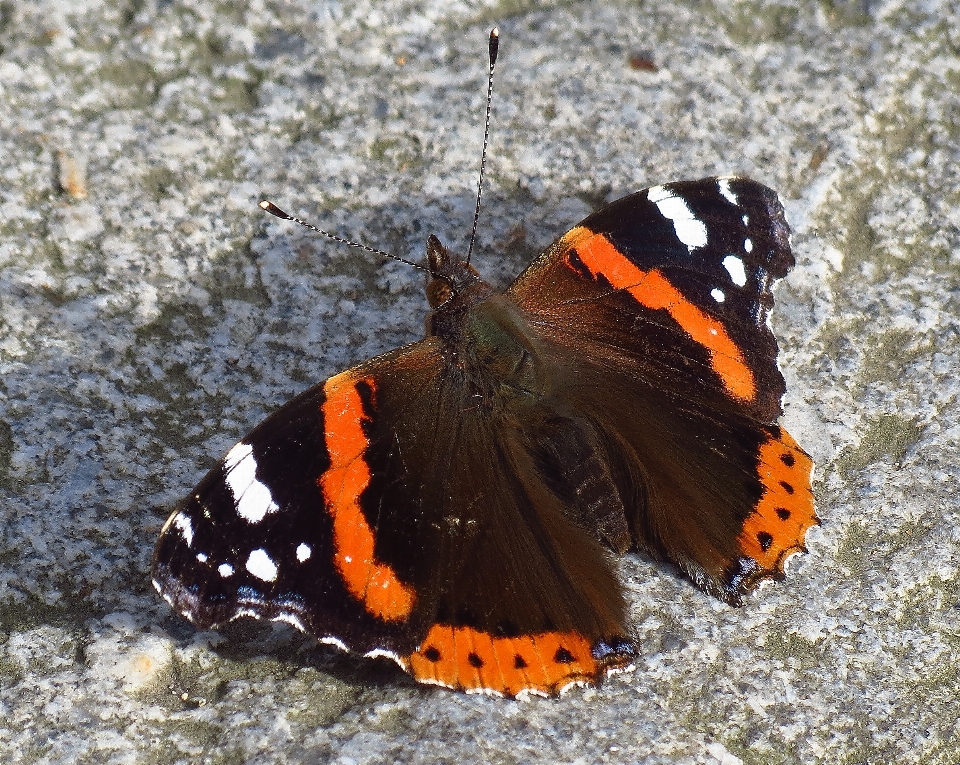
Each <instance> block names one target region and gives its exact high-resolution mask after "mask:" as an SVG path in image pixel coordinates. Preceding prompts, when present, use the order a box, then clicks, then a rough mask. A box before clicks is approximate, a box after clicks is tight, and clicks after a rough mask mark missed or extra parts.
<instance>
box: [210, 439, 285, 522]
mask: <svg viewBox="0 0 960 765" xmlns="http://www.w3.org/2000/svg"><path fill="white" fill-rule="evenodd" d="M223 468H224V471H223V472H224V479H225V480H226V483H227V486H228V487H229V489H230V492H231V493H232V494H233V502H234V505H235V507H236V508H237V515H239V516H240V517H241V518H243V519H244V520H247V521H249V522H250V523H259V522H260V521H262V520H263V517H264V516H265V515H266V514H267V513H272V512H274V511H276V510H279V509H280V508H279V507H278V506H277V504H276V503H275V502H274V501H273V497H272V496H270V489H268V488H267V486H266V484H264V483H261V482H260V481H258V480H257V461H256V460H255V459H254V458H253V447H252V446H250V444H245V443H243V441H241V442H240V443H238V444H237V445H236V446H234V447H233V448H232V449H231V450H230V451H229V452H227V456H226V459H224V461H223Z"/></svg>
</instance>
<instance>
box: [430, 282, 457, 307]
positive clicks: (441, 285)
mask: <svg viewBox="0 0 960 765" xmlns="http://www.w3.org/2000/svg"><path fill="white" fill-rule="evenodd" d="M452 297H453V288H452V287H451V286H450V283H449V282H448V281H447V280H446V279H431V280H430V283H429V284H428V285H427V302H429V303H430V307H431V308H437V307H438V306H441V305H443V304H444V303H446V302H447V301H448V300H449V299H450V298H452Z"/></svg>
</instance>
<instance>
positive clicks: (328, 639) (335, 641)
mask: <svg viewBox="0 0 960 765" xmlns="http://www.w3.org/2000/svg"><path fill="white" fill-rule="evenodd" d="M320 642H321V643H323V644H325V645H332V646H336V647H337V648H339V649H340V650H341V651H349V650H350V649H349V648H347V644H346V643H344V642H343V641H342V640H341V639H340V638H338V637H334V636H333V635H326V636H324V637H322V638H320Z"/></svg>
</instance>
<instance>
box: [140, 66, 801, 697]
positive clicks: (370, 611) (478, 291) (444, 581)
mask: <svg viewBox="0 0 960 765" xmlns="http://www.w3.org/2000/svg"><path fill="white" fill-rule="evenodd" d="M491 71H492V65H491ZM262 206H264V207H265V209H268V210H269V211H271V212H274V214H280V215H281V217H290V216H286V214H285V213H282V211H279V209H278V208H274V209H272V210H270V209H269V208H270V207H272V205H270V204H269V203H264V204H263V205H262ZM426 254H427V259H426V261H427V266H426V269H427V271H428V274H429V277H428V283H427V287H426V294H427V299H428V302H429V305H430V312H429V314H428V317H427V321H426V326H427V332H426V337H425V338H424V339H422V340H420V341H418V342H415V343H413V344H411V345H407V346H405V347H402V348H399V349H397V350H393V351H390V352H388V353H385V354H383V355H381V356H378V357H376V358H374V359H371V360H369V361H365V362H363V363H361V364H358V365H357V366H355V367H353V368H351V369H348V370H347V371H345V372H342V373H340V374H337V375H334V376H333V377H331V378H329V379H328V380H326V381H325V382H322V383H320V384H319V385H317V386H315V387H313V388H311V389H309V390H307V391H305V392H304V393H302V394H300V395H299V396H297V397H296V398H294V399H293V400H292V401H290V402H289V403H287V404H286V405H284V406H283V407H282V408H280V409H279V410H278V411H277V412H275V413H274V414H273V415H272V416H270V417H268V418H267V419H266V420H265V421H264V422H263V423H262V424H260V425H259V426H257V427H256V428H255V429H254V430H253V431H252V432H251V433H249V434H248V435H247V436H246V437H244V438H243V440H241V441H240V442H239V443H238V444H237V445H236V446H234V447H233V448H232V449H230V451H229V452H228V453H227V455H226V457H225V458H224V459H223V460H222V461H221V462H220V463H219V464H218V465H217V466H216V467H215V468H214V469H213V470H211V471H210V472H209V473H208V474H207V475H206V477H205V478H203V480H202V481H201V482H200V483H199V484H198V485H197V487H196V488H195V489H194V490H193V491H192V492H191V493H190V494H189V495H188V496H187V497H186V498H185V499H184V500H183V501H182V502H181V503H180V504H179V505H178V506H177V507H176V508H175V510H174V511H173V513H172V514H171V515H170V517H169V519H168V520H167V522H166V524H165V525H164V527H163V530H162V532H161V534H160V538H159V541H158V542H157V546H156V551H155V555H154V560H153V584H154V586H155V588H156V589H157V591H158V592H159V593H160V594H161V595H162V596H163V597H164V598H165V599H166V601H167V602H168V603H169V604H170V605H171V606H172V607H173V608H174V609H175V610H176V611H177V612H179V613H180V614H182V615H184V616H185V617H186V618H187V619H189V620H190V621H191V622H192V623H193V624H194V625H196V626H197V627H198V628H202V629H207V628H216V627H218V626H221V625H224V624H226V623H228V622H231V621H233V620H235V619H238V618H240V617H244V616H249V617H254V618H257V619H267V620H273V621H280V622H286V623H289V624H291V625H293V626H294V627H295V628H297V629H298V630H301V631H303V632H304V633H306V634H308V635H312V636H314V637H316V638H317V639H318V640H319V641H321V642H323V643H329V644H333V645H336V646H338V647H339V648H341V649H344V650H349V651H352V652H357V653H360V654H363V655H365V656H386V657H389V658H391V659H393V660H394V661H395V662H396V663H397V664H399V665H400V666H401V667H402V668H403V669H404V670H406V671H407V672H409V673H410V674H411V675H412V676H413V677H414V678H415V679H416V680H418V681H420V682H423V683H431V684H436V685H441V686H446V687H449V688H455V689H461V690H466V691H471V692H486V693H492V694H498V695H503V696H508V697H513V696H518V695H527V694H544V695H547V694H554V693H557V692H559V691H562V690H563V689H565V688H567V687H569V686H571V685H574V684H582V683H593V682H598V681H600V680H601V679H602V678H603V677H605V676H606V675H608V674H611V673H613V672H616V671H621V670H625V669H627V668H629V667H630V666H632V664H633V663H634V662H635V660H636V657H637V655H638V650H639V649H638V647H637V645H636V644H635V642H634V641H633V640H632V639H631V636H630V634H631V633H630V625H629V619H628V603H627V599H626V596H625V594H624V588H623V586H622V584H621V583H620V581H619V580H618V577H617V573H616V570H615V559H616V556H618V555H622V554H624V553H627V552H629V551H632V550H640V551H644V552H646V553H648V554H649V555H651V556H653V557H655V558H657V559H662V560H664V561H669V562H672V563H673V564H675V565H676V566H677V567H678V568H679V569H680V570H681V571H682V572H683V573H684V574H685V575H686V576H687V577H688V578H689V579H690V581H692V582H693V584H694V585H696V586H697V587H699V588H700V589H701V590H703V591H705V592H707V593H710V594H711V595H713V596H716V597H717V598H719V599H721V600H723V601H725V602H726V603H729V604H731V605H740V604H741V602H742V599H743V597H744V596H745V595H746V594H747V593H749V592H751V591H752V590H753V589H754V588H755V587H756V586H757V585H758V584H759V583H760V582H761V581H763V580H765V579H782V578H783V577H784V563H785V561H786V559H787V558H788V557H789V556H791V555H792V554H794V553H797V552H801V551H804V550H805V547H804V538H805V534H806V532H807V530H808V529H809V528H810V527H811V526H813V525H815V524H817V523H819V521H818V518H817V516H816V513H815V510H814V501H813V495H812V492H811V488H810V477H811V470H812V462H811V459H810V457H809V456H808V455H807V454H806V452H804V450H803V449H802V448H801V447H800V446H799V445H798V444H797V442H796V441H795V440H794V439H793V438H792V437H791V436H790V435H789V434H788V433H787V431H786V430H784V429H783V428H782V427H780V426H779V425H778V424H777V420H778V418H779V416H780V414H781V406H780V400H781V397H782V395H783V393H784V390H785V385H784V380H783V377H782V375H781V373H780V371H779V369H778V367H777V343H776V340H775V338H774V336H773V333H772V331H771V330H770V328H769V326H768V323H767V317H768V314H769V311H770V309H771V307H772V305H773V297H772V293H771V286H772V284H773V282H774V281H775V280H777V279H779V278H781V277H783V276H784V275H786V273H787V272H788V271H789V269H790V268H791V267H792V266H793V265H794V258H793V255H792V254H791V251H790V245H789V227H788V225H787V223H786V221H785V218H784V211H783V207H782V205H781V204H780V202H779V200H778V198H777V195H776V194H775V193H774V192H773V191H771V190H770V189H768V188H767V187H765V186H763V185H761V184H760V183H757V182H755V181H752V180H749V179H747V178H740V177H719V178H718V177H714V178H705V179H702V180H697V181H687V182H678V183H668V184H665V185H660V186H654V187H652V188H648V189H645V190H643V191H639V192H636V193H634V194H631V195H629V196H626V197H624V198H622V199H619V200H616V201H614V202H612V203H610V204H607V205H606V206H604V207H602V208H600V209H599V210H597V211H596V212H594V213H592V214H591V215H589V216H588V217H587V218H586V219H585V220H583V221H582V222H581V223H580V224H579V225H577V226H576V227H574V228H573V229H572V230H571V231H569V232H568V233H566V234H565V235H563V236H562V237H560V238H559V239H558V240H556V241H555V242H554V243H553V244H552V245H550V246H549V247H548V248H547V249H546V250H545V251H544V252H543V254H542V255H540V256H539V257H538V258H537V259H536V260H534V261H533V263H531V264H530V266H529V267H528V268H527V269H526V270H525V271H524V272H523V273H522V274H521V275H520V276H519V277H518V278H517V279H516V281H514V283H513V284H512V285H511V286H510V287H509V288H508V289H507V290H506V291H504V292H497V291H496V290H495V289H494V288H493V287H491V286H490V285H489V284H487V283H486V282H485V281H483V280H482V279H481V277H480V275H479V274H478V272H477V271H476V270H475V269H474V267H473V266H472V265H470V263H469V259H468V258H458V257H457V256H456V255H454V254H453V253H452V252H451V251H449V250H448V249H447V248H446V247H445V246H444V245H443V244H442V243H441V242H440V241H439V240H438V239H437V238H436V237H435V236H431V237H430V238H429V239H428V241H427V247H426Z"/></svg>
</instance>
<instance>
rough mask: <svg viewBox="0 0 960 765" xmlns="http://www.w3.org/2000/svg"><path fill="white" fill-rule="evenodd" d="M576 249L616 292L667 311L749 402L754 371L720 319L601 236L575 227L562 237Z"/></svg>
mask: <svg viewBox="0 0 960 765" xmlns="http://www.w3.org/2000/svg"><path fill="white" fill-rule="evenodd" d="M562 246H564V247H571V248H575V249H576V251H577V255H578V256H579V257H580V260H581V261H582V262H583V264H584V265H585V266H586V267H587V268H588V269H590V272H591V273H592V274H593V275H594V276H597V275H600V274H602V275H603V276H604V278H606V280H607V281H608V282H610V284H611V285H612V286H613V287H614V288H615V289H618V290H626V291H627V292H629V293H630V294H631V295H632V296H633V297H634V298H635V299H636V300H637V302H638V303H640V305H642V306H645V307H647V308H652V309H654V310H657V309H662V310H665V311H667V313H669V314H670V316H671V317H672V318H673V320H674V321H675V322H677V324H679V325H680V327H681V328H682V329H683V331H684V332H686V333H687V334H688V335H689V336H690V337H691V339H693V340H694V341H695V342H697V343H699V344H700V345H702V346H703V347H704V348H706V349H707V351H708V352H709V353H710V366H711V367H712V368H713V371H714V372H716V373H717V375H718V376H719V377H720V379H721V380H722V381H723V385H724V387H725V388H726V389H727V391H728V392H729V393H730V395H732V396H733V397H734V398H738V399H740V400H742V401H752V400H753V399H754V398H755V396H756V394H757V388H756V382H755V380H754V376H753V372H751V371H750V367H748V366H747V364H746V362H745V361H744V359H743V354H742V353H741V352H740V349H739V348H738V347H737V344H736V343H735V342H734V341H733V340H732V339H731V337H730V335H729V334H728V333H727V330H726V328H725V327H724V326H723V323H722V322H720V321H718V320H717V319H714V318H713V317H712V316H710V315H708V314H706V313H704V312H703V311H702V310H701V309H700V308H698V307H697V306H696V305H694V304H693V303H691V302H690V301H689V300H687V299H686V298H685V297H684V296H683V293H682V292H680V290H678V289H677V288H676V287H674V286H673V285H672V284H671V283H670V281H669V280H668V279H667V278H666V277H665V276H664V275H663V274H662V273H661V272H660V271H658V270H656V269H651V270H649V271H644V270H642V269H640V268H637V266H635V265H634V264H633V263H631V262H630V261H629V260H628V259H627V258H626V257H624V256H623V255H622V254H621V253H620V251H619V250H617V248H616V247H614V245H613V244H612V243H611V242H610V240H609V239H607V238H606V237H605V236H603V235H602V234H596V233H594V232H592V231H590V230H589V229H586V228H583V227H577V228H575V229H573V230H572V231H570V232H569V233H568V234H567V235H566V236H565V237H564V238H563V240H562Z"/></svg>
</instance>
